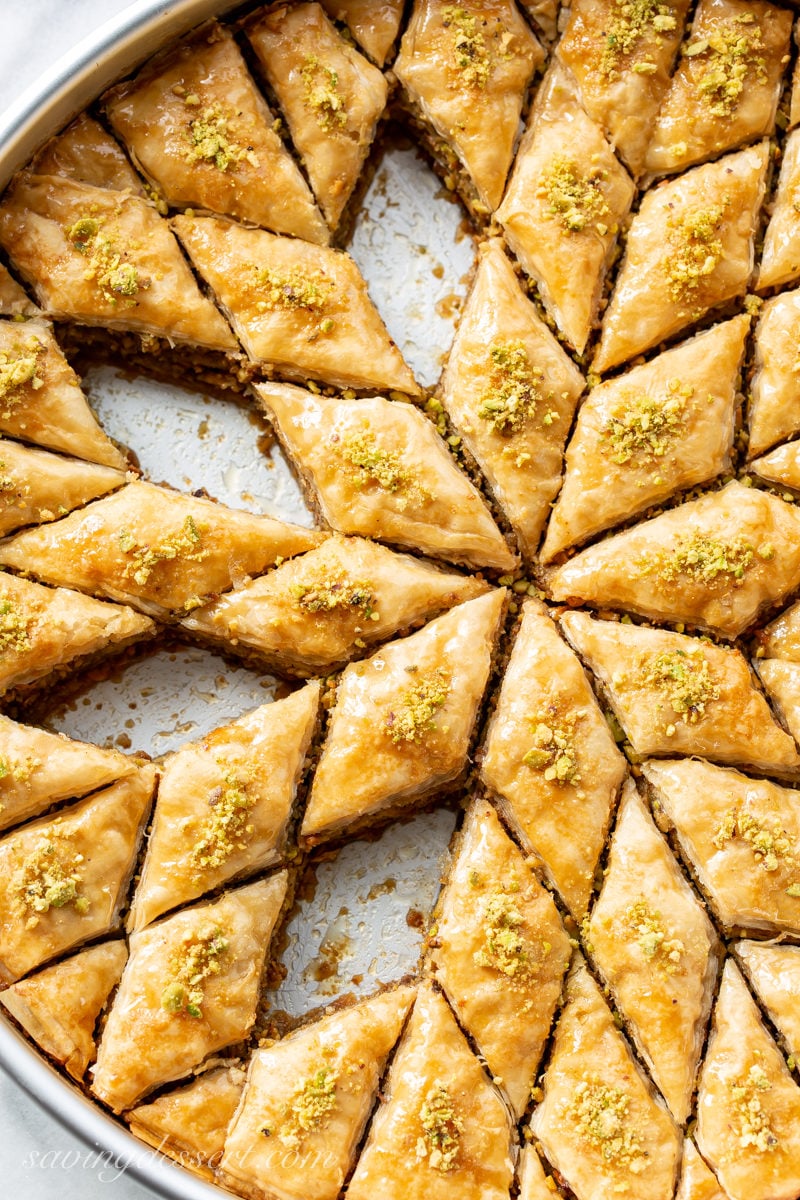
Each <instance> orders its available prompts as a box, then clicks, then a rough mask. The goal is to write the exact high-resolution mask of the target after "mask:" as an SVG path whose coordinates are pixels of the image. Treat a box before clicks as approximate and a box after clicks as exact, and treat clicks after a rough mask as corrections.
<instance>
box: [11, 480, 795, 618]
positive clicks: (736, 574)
mask: <svg viewBox="0 0 800 1200" xmlns="http://www.w3.org/2000/svg"><path fill="white" fill-rule="evenodd" d="M36 536H37V534H36V533H33V534H23V535H21V537H36ZM0 561H1V560H0ZM798 584H800V512H798V510H797V509H796V508H795V507H794V505H792V504H787V503H785V501H783V500H779V499H778V498H777V496H772V495H770V493H769V492H762V491H759V490H758V489H757V488H752V487H744V485H743V484H741V483H738V482H737V481H735V480H734V481H733V482H731V483H729V484H728V485H727V486H726V487H724V488H722V489H721V491H718V492H711V493H710V494H709V495H706V496H702V497H701V498H700V499H699V500H691V501H689V503H688V504H682V505H680V506H679V507H678V508H673V509H671V510H670V511H669V512H665V513H663V514H662V515H661V516H659V517H653V519H652V520H650V521H644V522H642V524H641V525H636V526H634V528H633V529H629V530H627V531H626V532H624V533H618V534H615V535H613V536H612V537H609V538H606V539H605V540H604V541H602V542H599V543H598V544H597V545H596V546H590V547H589V549H588V550H583V551H582V552H581V553H580V554H577V555H576V556H575V557H574V558H571V559H569V561H568V562H566V563H565V564H564V566H562V567H559V568H558V570H556V571H554V572H553V573H552V575H551V576H550V578H549V580H548V585H549V588H550V591H551V593H552V595H553V597H554V598H555V599H556V600H569V601H580V602H582V603H588V604H593V605H595V606H599V607H602V608H621V609H623V610H626V611H627V612H635V613H639V614H640V615H641V616H644V617H649V618H650V619H651V620H654V621H675V622H685V623H686V624H689V625H693V626H696V627H698V628H700V629H709V630H712V631H713V632H714V633H719V634H721V635H722V636H723V637H729V638H733V637H738V635H739V634H740V633H742V632H743V630H745V629H747V628H748V626H750V625H752V623H753V621H755V619H756V618H757V617H758V615H759V613H761V612H763V610H764V609H766V608H769V607H771V606H773V605H775V604H777V603H779V602H780V601H781V600H783V599H784V597H785V596H787V595H788V594H789V593H791V592H793V591H795V589H796V588H797V586H798Z"/></svg>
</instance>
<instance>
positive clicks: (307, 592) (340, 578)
mask: <svg viewBox="0 0 800 1200" xmlns="http://www.w3.org/2000/svg"><path fill="white" fill-rule="evenodd" d="M487 588H488V584H486V583H484V582H483V581H482V580H480V579H476V578H474V577H472V576H468V575H457V574H456V573H455V572H448V571H443V570H440V569H439V568H438V567H435V566H433V565H432V564H430V563H426V562H420V561H419V559H416V558H412V557H411V555H409V554H396V553H395V552H394V551H393V550H388V549H387V548H386V547H385V546H379V545H377V543H375V542H370V541H367V540H366V539H365V538H357V537H351V538H345V537H341V536H340V535H339V534H333V535H332V536H331V537H329V538H326V540H325V541H324V542H323V543H322V545H321V546H318V547H317V548H316V549H315V550H311V551H309V552H308V554H303V555H300V556H299V557H297V558H294V559H292V560H291V562H287V563H283V564H282V565H281V566H280V567H278V568H277V569H276V570H275V571H271V572H270V573H269V574H267V575H262V577H261V578H260V579H254V580H253V581H252V582H251V583H246V584H245V585H244V586H243V587H240V588H238V589H237V590H236V591H235V592H229V593H228V594H227V595H225V596H220V598H219V600H216V601H214V602H213V603H211V604H208V605H206V606H205V607H204V608H200V609H197V611H196V612H193V613H192V614H191V616H189V617H186V618H185V619H184V621H183V622H182V625H183V628H184V629H187V630H189V631H190V632H191V633H193V634H197V635H199V636H200V638H201V639H202V640H205V639H209V640H211V641H212V642H214V643H219V644H220V645H223V646H224V647H225V648H226V650H228V651H229V652H231V653H233V654H241V655H242V656H243V657H244V658H246V659H252V660H254V661H257V662H258V663H259V664H261V665H266V666H267V667H271V668H274V669H276V670H279V671H281V672H284V673H289V674H292V675H295V674H299V675H317V674H319V675H327V674H330V672H331V671H332V670H334V669H335V668H337V667H341V666H344V665H345V663H346V662H348V660H349V659H351V658H357V657H358V656H359V655H360V653H361V652H363V651H364V650H365V649H366V648H367V647H368V646H372V645H374V644H375V643H376V642H382V641H385V640H386V638H388V637H393V636H396V635H398V634H400V633H403V632H405V631H406V630H409V629H411V628H412V627H414V626H415V625H419V624H422V623H423V622H425V621H427V620H429V619H430V618H431V617H435V616H437V615H438V614H439V613H440V612H442V611H443V610H445V609H448V608H452V607H453V605H454V604H460V603H462V602H463V601H464V600H471V599H472V598H473V597H474V596H479V595H480V594H481V593H482V592H484V591H486V590H487Z"/></svg>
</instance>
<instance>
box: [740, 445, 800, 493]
mask: <svg viewBox="0 0 800 1200" xmlns="http://www.w3.org/2000/svg"><path fill="white" fill-rule="evenodd" d="M750 470H751V471H753V473H754V474H755V475H758V476H760V477H761V479H766V481H767V482H768V483H773V484H777V485H778V486H779V487H787V488H791V489H792V491H795V492H796V491H800V442H789V443H788V445H785V446H778V447H776V449H775V450H770V452H769V453H768V454H764V455H762V457H761V458H756V459H754V460H753V462H751V463H750Z"/></svg>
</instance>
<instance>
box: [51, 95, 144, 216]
mask: <svg viewBox="0 0 800 1200" xmlns="http://www.w3.org/2000/svg"><path fill="white" fill-rule="evenodd" d="M33 170H34V172H35V174H37V175H63V176H64V177H65V178H66V179H75V180H77V182H78V183H90V184H92V186H93V187H99V188H110V189H111V191H115V192H132V193H133V194H134V195H138V196H143V195H144V194H145V191H144V187H143V186H142V181H141V179H140V178H139V176H138V175H137V174H136V172H135V171H134V169H133V167H132V166H131V164H130V163H129V162H128V160H127V158H126V157H125V153H124V151H123V150H122V148H121V147H120V146H119V144H118V143H117V142H115V141H114V138H113V137H112V136H111V134H110V133H108V132H107V131H106V130H105V129H104V128H103V126H102V125H101V124H100V122H99V121H95V119H94V117H90V116H89V115H88V114H87V113H81V115H80V116H79V117H78V118H77V119H76V120H75V121H73V122H72V124H71V125H69V126H68V127H67V128H66V129H65V130H64V132H63V133H60V134H59V135H58V137H54V138H53V139H52V141H49V142H48V143H47V145H46V146H45V147H44V149H43V150H40V151H39V153H38V154H37V155H36V158H35V159H34V160H33Z"/></svg>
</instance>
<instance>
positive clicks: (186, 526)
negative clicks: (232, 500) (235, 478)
mask: <svg viewBox="0 0 800 1200" xmlns="http://www.w3.org/2000/svg"><path fill="white" fill-rule="evenodd" d="M202 540H203V531H202V527H199V526H198V525H197V523H196V521H195V519H194V517H192V516H188V517H187V518H186V520H185V521H184V522H183V525H182V526H181V528H180V530H179V531H178V533H173V534H171V535H170V536H169V537H165V538H162V539H161V541H160V542H155V543H154V544H153V545H152V546H147V545H141V544H140V543H139V542H137V541H136V538H135V537H134V536H133V534H132V533H131V532H130V530H129V529H125V528H124V527H123V528H122V529H121V530H120V531H119V533H118V534H117V544H118V545H119V548H120V550H121V551H122V553H123V554H130V555H131V561H130V562H128V563H126V564H125V567H124V569H123V572H122V573H123V575H124V576H125V578H128V579H133V581H134V583H137V584H138V585H139V587H144V585H145V584H146V583H147V581H148V580H149V578H150V576H151V575H152V573H153V570H154V568H155V567H156V566H158V564H159V563H161V562H172V561H174V559H176V558H183V559H186V561H187V562H202V561H203V559H204V558H208V555H209V554H210V551H209V550H202V549H200V547H201V545H202Z"/></svg>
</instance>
